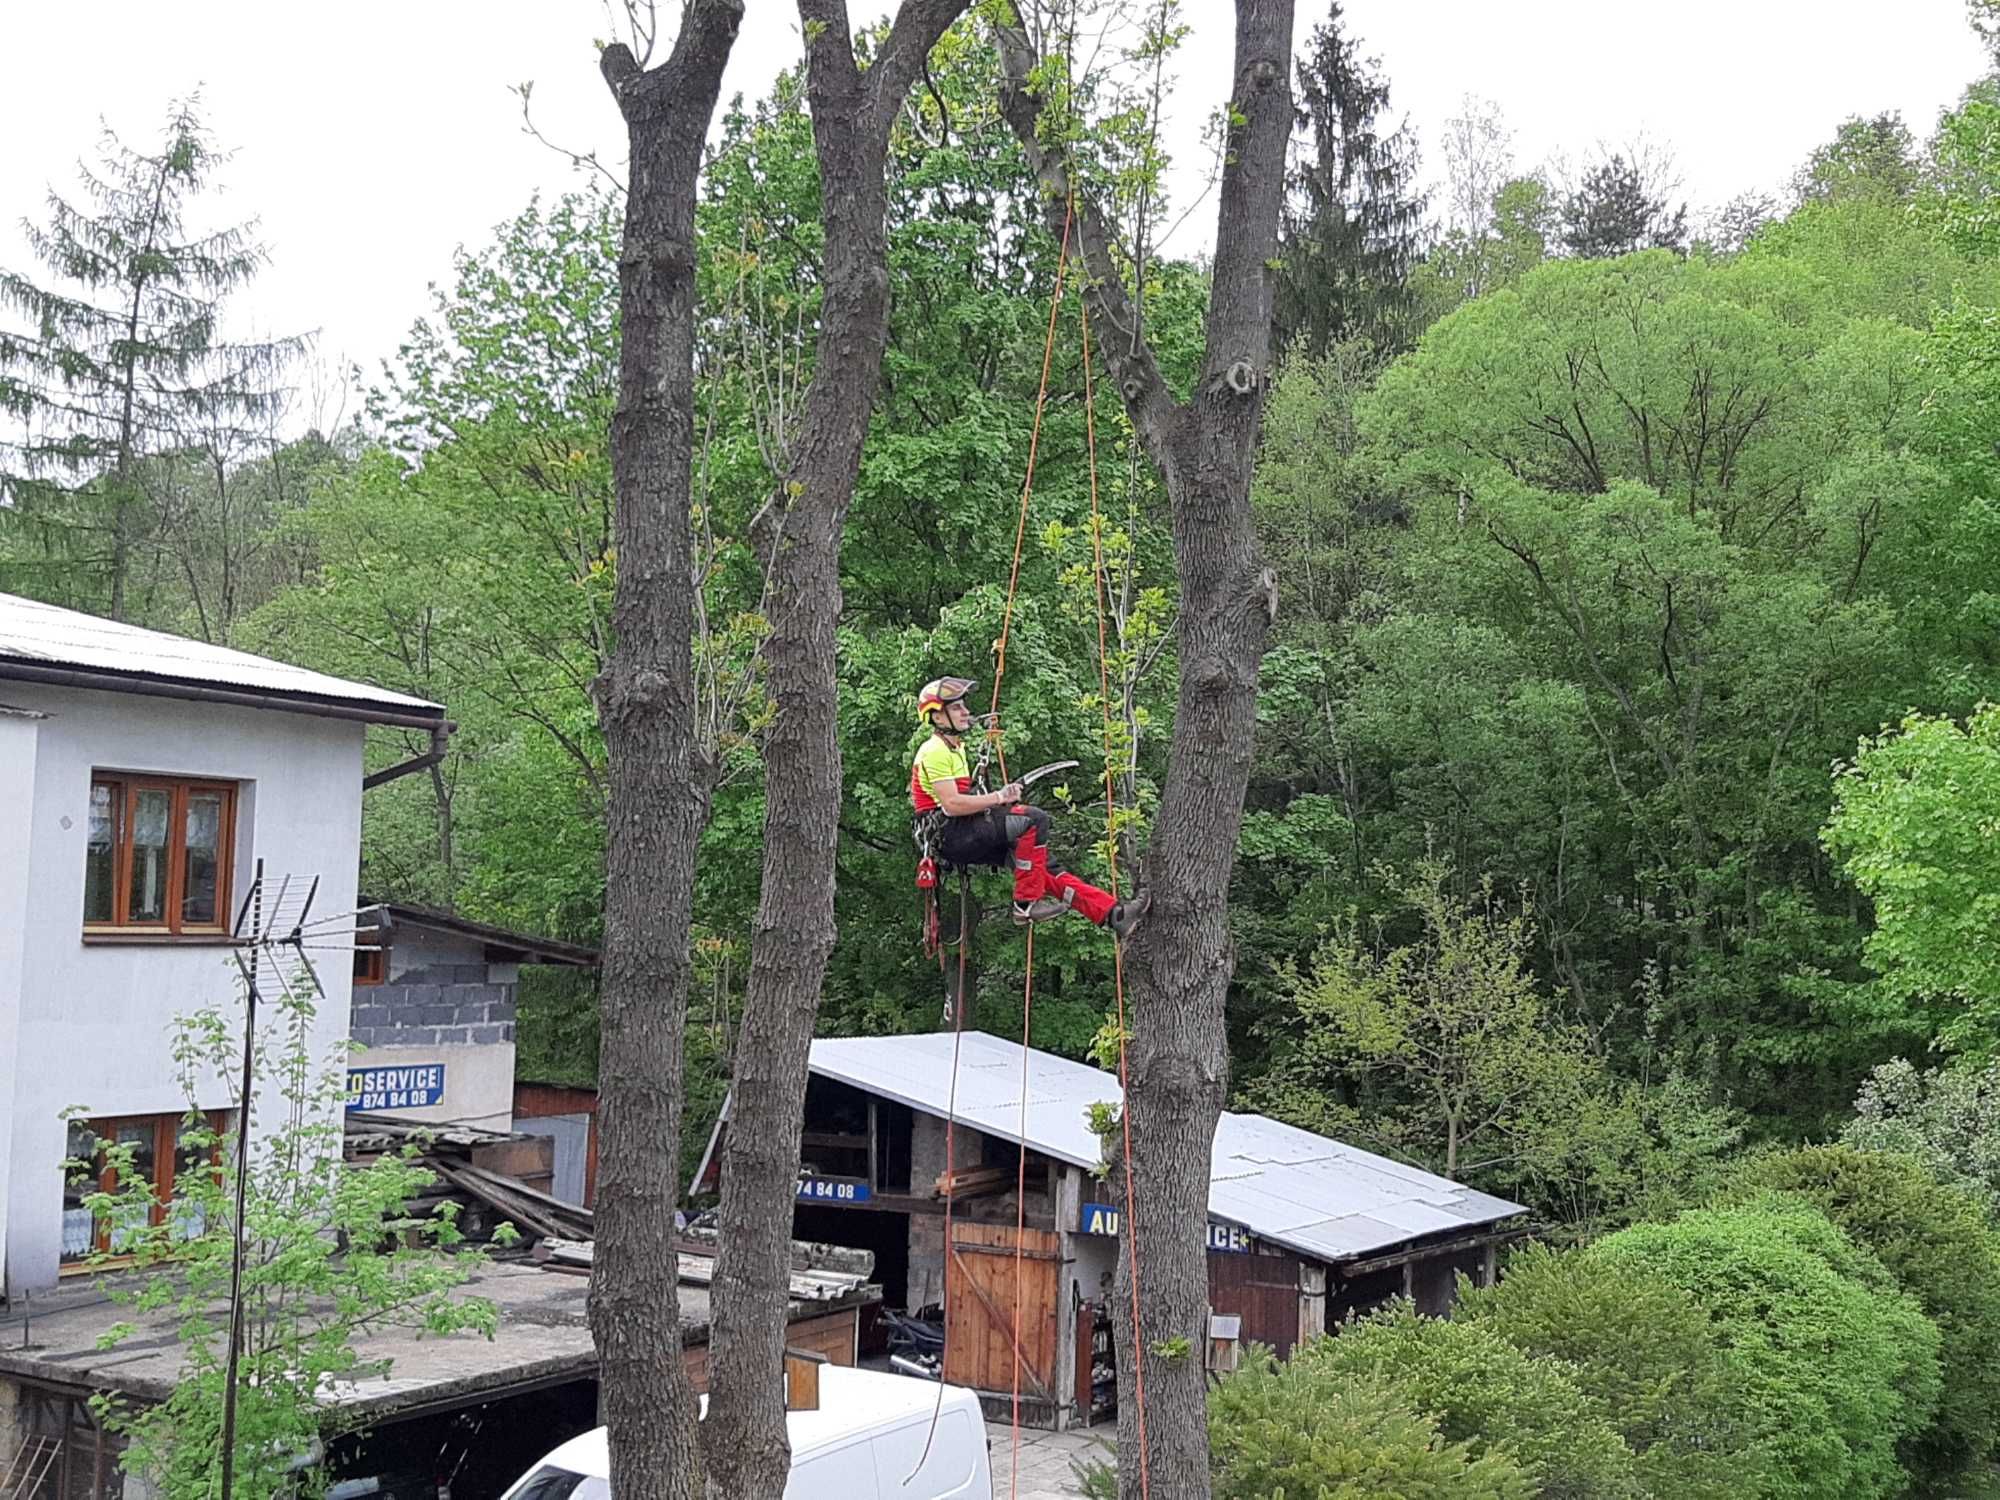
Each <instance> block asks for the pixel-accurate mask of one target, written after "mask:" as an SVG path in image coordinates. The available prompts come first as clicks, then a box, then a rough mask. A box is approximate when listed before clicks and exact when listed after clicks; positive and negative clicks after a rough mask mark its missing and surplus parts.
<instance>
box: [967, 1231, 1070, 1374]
mask: <svg viewBox="0 0 2000 1500" xmlns="http://www.w3.org/2000/svg"><path fill="white" fill-rule="evenodd" d="M1016 1234H1017V1231H1016V1230H1015V1228H1014V1226H1013V1225H1011V1224H953V1225H952V1227H951V1237H952V1247H951V1275H950V1277H949V1278H947V1283H946V1291H945V1339H944V1378H945V1379H946V1380H947V1381H949V1382H950V1383H951V1384H953V1385H966V1386H971V1387H972V1388H973V1389H974V1390H976V1391H1011V1390H1013V1388H1014V1309H1015V1306H1016V1304H1017V1302H1018V1304H1019V1307H1020V1313H1021V1317H1020V1329H1021V1394H1022V1395H1023V1396H1024V1397H1030V1396H1031V1397H1034V1398H1036V1399H1038V1400H1041V1401H1046V1402H1053V1401H1054V1400H1055V1399H1056V1398H1055V1395H1054V1392H1055V1386H1056V1382H1055V1367H1056V1306H1057V1300H1056V1279H1057V1272H1058V1270H1059V1269H1060V1259H1061V1249H1060V1247H1061V1241H1060V1240H1059V1239H1058V1238H1057V1237H1056V1236H1055V1235H1053V1234H1051V1233H1049V1232H1048V1231H1046V1230H1041V1229H1026V1230H1020V1231H1018V1234H1019V1237H1020V1246H1021V1255H1020V1259H1019V1263H1018V1265H1017V1263H1016V1260H1015V1255H1014V1245H1015V1237H1016Z"/></svg>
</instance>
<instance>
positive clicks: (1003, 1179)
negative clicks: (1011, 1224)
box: [937, 1167, 1015, 1201]
mask: <svg viewBox="0 0 2000 1500" xmlns="http://www.w3.org/2000/svg"><path fill="white" fill-rule="evenodd" d="M1014 1178H1015V1172H1014V1169H1013V1168H1012V1167H960V1168H958V1169H957V1170H956V1171H951V1172H940V1173H938V1180H937V1195H938V1196H939V1197H940V1198H950V1199H952V1200H954V1201H956V1200H958V1199H960V1198H990V1197H991V1196H992V1195H993V1194H995V1193H1004V1192H1006V1191H1007V1190H1008V1189H1009V1188H1011V1187H1013V1186H1014Z"/></svg>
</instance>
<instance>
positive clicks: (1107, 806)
mask: <svg viewBox="0 0 2000 1500" xmlns="http://www.w3.org/2000/svg"><path fill="white" fill-rule="evenodd" d="M1081 307H1082V312H1083V434H1084V450H1085V453H1086V454H1087V456H1088V467H1089V470H1090V550H1091V560H1092V564H1093V567H1094V570H1095V572H1096V575H1097V682H1098V698H1099V701H1100V703H1101V704H1102V706H1103V709H1104V844H1105V856H1106V858H1107V859H1108V860H1109V862H1110V865H1111V896H1112V899H1113V900H1116V899H1117V897H1118V776H1117V773H1116V772H1115V771H1114V770H1113V769H1112V765H1111V654H1110V648H1109V646H1108V644H1107V643H1106V640H1105V634H1104V519H1103V515H1102V513H1101V512H1100V510H1099V508H1098V503H1097V402H1096V395H1097V392H1096V389H1095V387H1094V385H1093V384H1092V381H1091V374H1090V304H1089V303H1088V302H1082V303H1081ZM1127 566H1130V563H1129V562H1128V563H1127ZM1111 975H1112V984H1113V987H1114V989H1115V990H1116V992H1117V995H1118V1094H1119V1097H1120V1098H1121V1099H1122V1100H1123V1101H1124V1107H1123V1108H1121V1109H1120V1110H1119V1111H1118V1123H1119V1126H1120V1130H1121V1133H1122V1134H1123V1136H1124V1146H1125V1234H1126V1237H1127V1239H1128V1240H1129V1242H1130V1243H1131V1246H1132V1381H1133V1395H1134V1396H1135V1397H1136V1399H1137V1405H1138V1408H1139V1409H1138V1413H1137V1417H1138V1428H1139V1493H1140V1495H1142V1496H1147V1497H1150V1496H1151V1495H1152V1493H1153V1476H1152V1458H1151V1454H1150V1451H1149V1449H1148V1445H1147V1442H1146V1340H1145V1335H1144V1333H1143V1332H1142V1328H1143V1324H1142V1323H1141V1321H1140V1318H1139V1188H1138V1183H1137V1182H1136V1181H1135V1180H1134V1178H1133V1176H1132V1085H1131V1082H1130V1080H1129V1077H1128V1071H1129V1070H1128V1069H1127V1067H1126V1064H1125V944H1124V941H1123V940H1122V939H1119V938H1117V937H1115V936H1114V938H1113V939H1112V945H1111Z"/></svg>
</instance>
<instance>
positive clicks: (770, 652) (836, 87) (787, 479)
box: [702, 0, 968, 1500]
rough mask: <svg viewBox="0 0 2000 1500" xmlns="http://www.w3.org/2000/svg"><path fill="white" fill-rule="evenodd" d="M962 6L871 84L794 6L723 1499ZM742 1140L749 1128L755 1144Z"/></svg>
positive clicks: (785, 1220) (716, 1436)
mask: <svg viewBox="0 0 2000 1500" xmlns="http://www.w3.org/2000/svg"><path fill="white" fill-rule="evenodd" d="M967 3H968V0H904V3H903V5H902V7H901V8H900V9H899V10H898V12H897V14H896V18H895V21H894V22H893V23H892V24H891V26H890V30H889V35H888V38H887V40H886V41H885V42H884V43H883V45H882V49H881V51H880V53H879V54H878V55H877V56H876V57H875V58H874V59H873V61H872V62H871V63H870V64H869V66H868V67H866V68H865V69H864V68H863V67H861V66H860V63H859V61H858V59H857V58H856V57H855V53H854V41H853V36H852V34H851V32H850V30H849V26H848V19H847V5H846V0H799V18H800V20H801V21H802V22H803V23H804V30H805V38H806V98H807V102H808V104H809V106H810V108H811V110H812V125H813V144H814V147H815V150H816V152H817V155H818V158H819V172H820V196H821V202H822V205H823V207H822V215H823V221H824V224H825V232H826V242H825V243H826V249H825V254H824V264H823V268H822V284H823V285H824V287H825V292H824V295H823V297H822V301H821V309H820V331H819V341H818V347H817V354H816V361H815V368H814V372H813V380H812V384H811V387H810V388H809V390H808V391H807V394H806V400H805V412H804V418H803V421H802V422H801V425H800V428H799V435H798V438H797V440H796V443H795V445H794V447H793V449H792V451H791V452H790V453H789V454H787V455H786V462H787V464H788V471H787V473H786V474H785V476H784V480H783V482H782V484H781V485H780V487H779V489H778V492H777V493H776V494H775V495H774V496H773V497H772V499H771V501H770V503H769V504H768V505H767V506H766V507H765V510H764V513H763V515H762V516H761V517H760V519H759V523H758V526H757V528H756V535H755V540H756V543H757V546H758V550H759V553H760V554H761V556H762V558H763V562H764V567H765V573H766V578H767V584H766V597H767V598H769V599H770V601H771V604H770V607H769V619H770V633H769V634H768V635H767V636H766V637H765V639H764V642H763V644H762V647H761V654H762V657H763V662H764V669H765V682H766V685H767V687H768V689H769V690H770V692H771V694H772V697H773V699H774V700H775V704H776V714H775V717H774V719H773V721H772V724H771V727H770V730H769V732H768V734H767V735H766V738H765V741H764V778H765V792H764V864H763V884H762V889H761V891H760V893H759V897H758V903H757V916H756V920H755V925H754V926H753V928H752V930H751V939H750V975H749V979H748V981H747V983H746V986H745V991H744V1001H743V1028H742V1031H741V1034H740V1035H739V1037H738V1040H737V1046H736V1071H735V1077H734V1080H733V1083H732V1088H731V1105H730V1112H731V1119H732V1121H733V1122H734V1125H733V1128H731V1129H730V1131H729V1132H728V1135H727V1137H726V1140H725V1144H724V1147H723V1158H722V1204H721V1209H720V1223H719V1226H718V1227H719V1230H720V1244H719V1247H718V1253H717V1260H716V1268H715V1281H714V1284H713V1287H712V1289H711V1292H710V1295H711V1297H712V1299H713V1302H712V1306H713V1313H714V1324H713V1330H714V1331H713V1335H712V1337H711V1341H710V1345H709V1361H710V1362H709V1372H710V1385H709V1406H708V1417H707V1420H706V1421H705V1422H703V1424H702V1451H703V1455H704V1457H705V1459H706V1461H707V1467H708V1493H709V1495H710V1496H712V1497H717V1500H720V1497H724V1496H728V1497H736V1496H753V1495H775V1494H777V1493H778V1492H779V1491H780V1490H782V1489H783V1488H784V1487H785V1479H786V1475H787V1473H788V1472H789V1468H790V1459H791V1453H790V1446H789V1444H788V1443H787V1441H786V1436H785V1418H784V1391H783V1383H782V1378H781V1372H782V1368H783V1362H784V1341H785V1326H786V1323H785V1314H786V1302H787V1295H786V1286H787V1279H788V1272H789V1269H790V1265H791V1259H790V1257H791V1226H792V1212H793V1208H794V1205H795V1203H796V1191H797V1188H796V1184H797V1180H798V1167H799V1135H800V1131H801V1129H802V1126H803V1107H804V1099H805V1083H806V1056H807V1051H808V1049H809V1048H810V1046H811V1045H812V1034H813V1022H814V1019H815V1017H816V1016H817V1014H818V1010H819V991H820V984H821V981H822V980H823V979H824V977H825V974H826V963H827V957H828V955H829V954H830V953H831V952H832V950H833V940H834V921H833V896H834V855H835V850H836V846H837V843H838V839H839V827H838V818H839V813H840V797H841V763H840V746H839V743H838V741H837V739H836V737H835V729H836V724H835V708H836V692H835V671H834V668H835V660H834V627H835V625H836V624H837V623H838V621H839V618H840V537H841V529H842V527H843V526H844V524H845V523H846V519H847V509H848V504H849V502H850V501H851V500H852V499H853V497H854V485H855V481H856V479H857V477H858V476H859V474H860V469H861V448H862V442H863V440H864V439H865V437H866V436H867V432H868V417H869V412H870V409H871V408H872V407H873V405H874V401H875V392H876V388H877V386H878V385H879V383H880V379H881V371H882V352H883V348H884V345H885V344H886V342H887V339H888V328H889V268H888V259H889V249H888V229H887V222H886V221H887V213H888V194H887V188H886V185H885V183H884V181H883V174H884V171H885V168H886V165H887V159H888V149H889V132H890V129H891V127H892V126H893V124H894V123H895V118H896V111H897V110H898V108H899V107H900V106H901V104H902V101H903V96H904V95H905V94H906V93H908V91H909V89H910V88H911V86H912V85H913V84H914V83H915V82H916V80H917V79H918V78H919V77H921V76H922V70H923V65H924V60H925V58H926V57H927V56H928V55H929V53H930V50H931V48H932V47H933V46H934V45H936V43H937V40H938V38H939V37H940V36H942V35H943V34H944V31H945V28H946V27H948V26H949V25H950V24H951V23H952V22H953V21H954V20H956V19H957V18H958V17H959V15H960V14H962V13H963V11H964V10H965V7H966V5H967ZM746 1127H747V1128H746Z"/></svg>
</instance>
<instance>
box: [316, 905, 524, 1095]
mask: <svg viewBox="0 0 2000 1500" xmlns="http://www.w3.org/2000/svg"><path fill="white" fill-rule="evenodd" d="M520 978H521V971H520V966H519V965H517V964H489V963H488V962H487V961H486V947H485V944H483V943H481V942H478V941H476V940H475V939H472V938H468V937H462V936H460V935H458V934H456V933H445V932H434V931H432V930H430V929H428V928H423V927H417V926H413V925H411V924H409V923H407V922H406V923H399V924H398V925H397V926H396V927H394V928H393V929H392V930H391V931H390V933H389V961H388V974H387V977H386V982H384V983H382V984H379V985H364V986H362V987H361V988H360V989H358V990H356V991H355V992H354V1009H353V1037H354V1040H355V1042H356V1043H357V1044H359V1046H360V1048H361V1050H360V1051H358V1052H357V1053H356V1054H355V1055H354V1057H353V1059H352V1060H351V1061H350V1062H349V1063H348V1066H349V1067H350V1068H361V1069H368V1068H399V1067H414V1066H419V1065H421V1064H425V1063H442V1064H443V1065H444V1097H443V1098H442V1099H441V1100H439V1101H438V1102H437V1103H436V1104H434V1105H424V1106H419V1107H416V1108H398V1109H387V1110H381V1111H378V1112H379V1113H382V1114H393V1115H394V1116H396V1118H398V1119H401V1120H417V1121H421V1122H424V1123H427V1124H432V1125H441V1124H445V1123H447V1122H450V1123H453V1124H459V1125H476V1126H478V1127H479V1128H481V1129H483V1130H511V1129H512V1128H513V1123H514V1008H515V999H516V996H517V995H518V993H519V990H520Z"/></svg>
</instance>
